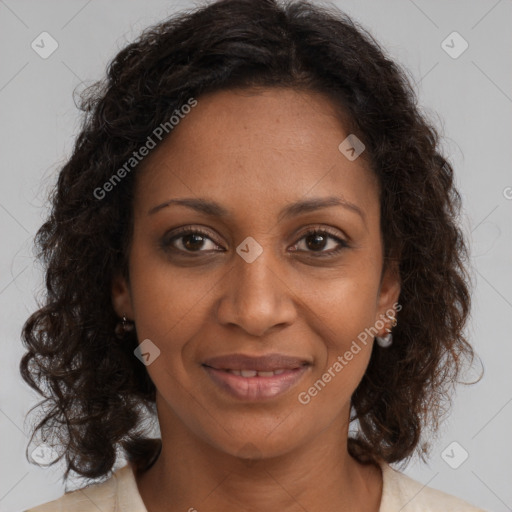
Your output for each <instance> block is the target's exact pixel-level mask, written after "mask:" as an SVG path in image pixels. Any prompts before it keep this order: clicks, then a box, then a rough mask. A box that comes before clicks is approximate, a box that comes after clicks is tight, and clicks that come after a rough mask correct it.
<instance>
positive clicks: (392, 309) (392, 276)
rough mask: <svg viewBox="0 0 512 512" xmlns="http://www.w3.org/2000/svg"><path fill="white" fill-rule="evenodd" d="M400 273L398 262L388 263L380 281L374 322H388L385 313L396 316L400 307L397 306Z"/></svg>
mask: <svg viewBox="0 0 512 512" xmlns="http://www.w3.org/2000/svg"><path fill="white" fill-rule="evenodd" d="M400 289H401V286H400V271H399V267H398V261H396V260H392V261H390V262H389V263H388V265H387V267H386V269H385V271H384V273H383V275H382V279H381V283H380V287H379V296H378V298H377V316H376V318H375V321H376V322H377V320H379V319H381V320H385V321H386V322H388V319H386V313H388V314H390V315H393V316H395V317H396V316H397V313H398V311H400V310H401V309H402V306H400V305H398V297H399V296H400Z"/></svg>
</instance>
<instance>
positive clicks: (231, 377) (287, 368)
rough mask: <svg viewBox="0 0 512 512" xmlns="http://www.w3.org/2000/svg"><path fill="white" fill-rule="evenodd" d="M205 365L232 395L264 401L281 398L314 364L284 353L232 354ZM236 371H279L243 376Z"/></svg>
mask: <svg viewBox="0 0 512 512" xmlns="http://www.w3.org/2000/svg"><path fill="white" fill-rule="evenodd" d="M202 366H203V368H204V369H205V371H206V373H207V374H208V375H209V377H210V378H211V379H212V381H213V382H214V383H215V384H216V385H217V386H218V387H219V388H220V389H222V390H224V391H226V392H227V393H229V394H230V395H231V396H232V397H235V398H238V399H240V400H245V401H261V400H266V399H271V398H275V397H278V396H279V395H282V394H284V393H285V392H286V391H288V390H289V389H290V388H292V387H293V386H295V385H296V384H297V383H298V382H299V380H300V379H301V378H302V377H303V376H304V374H305V373H306V372H307V371H309V368H310V366H311V363H310V362H309V361H308V360H305V359H302V358H297V357H291V356H285V355H283V354H267V355H264V356H257V357H252V356H247V355H244V354H231V355H227V356H219V357H213V358H210V359H207V360H206V361H205V362H204V363H203V365H202ZM232 370H234V371H237V372H240V371H241V370H245V371H252V372H254V371H259V372H274V371H275V372H278V374H277V375H269V376H261V375H258V374H257V375H255V376H250V377H243V376H242V375H237V374H235V373H232Z"/></svg>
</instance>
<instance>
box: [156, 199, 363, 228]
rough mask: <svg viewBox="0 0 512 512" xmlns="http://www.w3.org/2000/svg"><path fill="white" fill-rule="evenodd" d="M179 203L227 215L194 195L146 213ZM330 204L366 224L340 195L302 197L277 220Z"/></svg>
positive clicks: (214, 204)
mask: <svg viewBox="0 0 512 512" xmlns="http://www.w3.org/2000/svg"><path fill="white" fill-rule="evenodd" d="M173 204H176V205H181V206H185V207H187V208H190V209H192V210H196V211H198V212H200V213H204V214H206V215H210V216H212V217H227V216H228V215H229V211H228V210H226V208H224V207H223V206H221V205H220V204H218V203H216V202H215V201H211V200H208V199H202V198H194V197H184V198H180V199H169V200H168V201H165V203H161V204H159V205H157V206H154V207H153V208H151V209H150V210H149V211H148V215H153V214H155V213H156V212H158V211H160V210H162V209H163V208H166V207H167V206H170V205H173ZM332 206H341V207H343V208H346V209H348V210H350V211H352V212H354V213H357V214H358V215H359V216H360V217H361V219H362V220H363V222H364V223H365V224H366V216H365V214H364V212H363V211H362V210H361V208H359V206H357V205H355V204H354V203H351V202H350V201H347V200H346V199H344V198H342V197H337V196H329V197H313V198H310V199H304V200H302V201H297V202H295V203H292V204H289V205H287V206H285V207H284V208H283V209H282V210H281V211H280V212H279V215H278V220H279V221H281V220H284V219H288V218H290V217H294V216H296V215H300V214H302V213H308V212H312V211H315V210H320V209H322V208H329V207H332Z"/></svg>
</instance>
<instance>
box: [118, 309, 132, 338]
mask: <svg viewBox="0 0 512 512" xmlns="http://www.w3.org/2000/svg"><path fill="white" fill-rule="evenodd" d="M134 327H135V324H134V322H132V321H131V320H127V319H126V315H123V319H122V321H121V322H118V323H117V325H116V328H115V331H114V332H115V335H116V337H117V338H119V339H120V340H122V339H123V338H124V336H125V334H126V333H127V332H130V331H133V329H134Z"/></svg>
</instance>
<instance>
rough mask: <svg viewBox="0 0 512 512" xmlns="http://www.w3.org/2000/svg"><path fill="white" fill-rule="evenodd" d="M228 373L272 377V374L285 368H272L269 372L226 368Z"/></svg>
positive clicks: (282, 371)
mask: <svg viewBox="0 0 512 512" xmlns="http://www.w3.org/2000/svg"><path fill="white" fill-rule="evenodd" d="M226 371H227V372H229V373H232V374H233V375H238V376H241V377H256V376H258V377H272V376H273V375H281V374H282V373H284V372H285V371H286V370H284V369H280V370H274V371H271V372H259V371H256V370H226Z"/></svg>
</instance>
